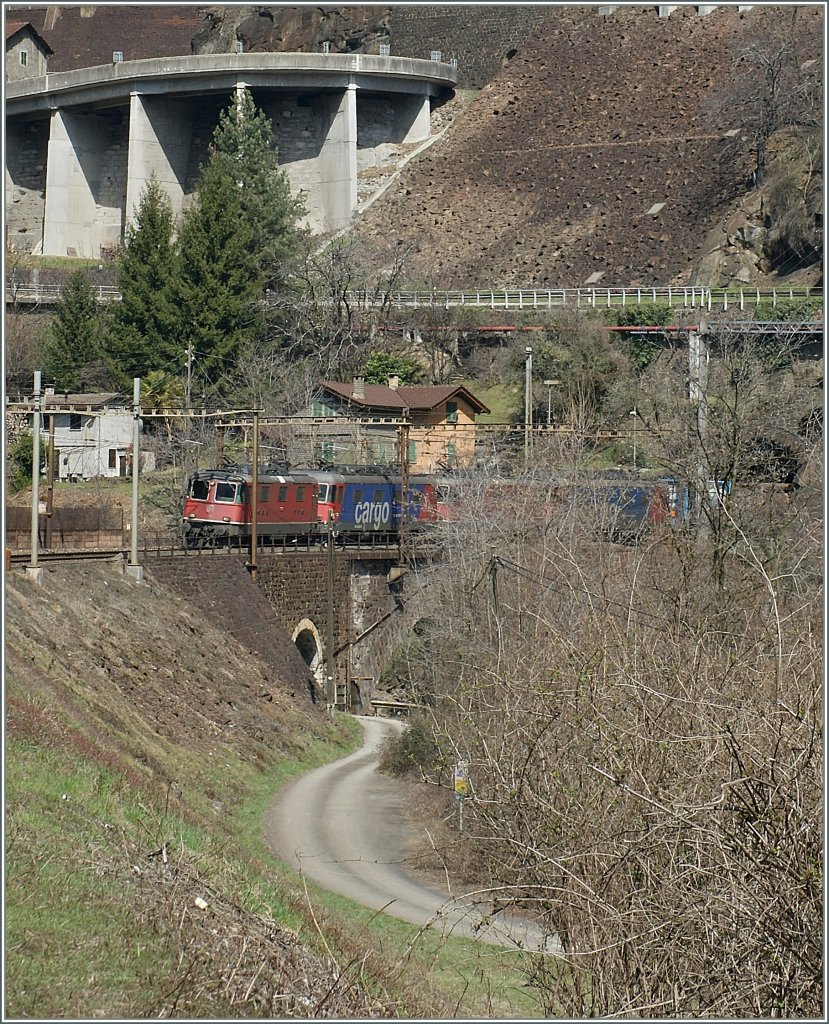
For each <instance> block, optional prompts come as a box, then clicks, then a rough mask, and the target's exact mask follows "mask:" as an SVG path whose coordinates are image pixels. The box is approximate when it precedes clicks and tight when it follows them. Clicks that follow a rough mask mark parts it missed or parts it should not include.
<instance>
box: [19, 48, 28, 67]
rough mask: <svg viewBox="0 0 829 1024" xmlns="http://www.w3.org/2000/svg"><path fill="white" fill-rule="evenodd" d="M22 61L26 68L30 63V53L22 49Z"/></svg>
mask: <svg viewBox="0 0 829 1024" xmlns="http://www.w3.org/2000/svg"><path fill="white" fill-rule="evenodd" d="M20 63H21V64H22V65H23V67H24V68H25V67H26V65H27V64H28V63H29V55H28V53H26V51H25V50H21V51H20Z"/></svg>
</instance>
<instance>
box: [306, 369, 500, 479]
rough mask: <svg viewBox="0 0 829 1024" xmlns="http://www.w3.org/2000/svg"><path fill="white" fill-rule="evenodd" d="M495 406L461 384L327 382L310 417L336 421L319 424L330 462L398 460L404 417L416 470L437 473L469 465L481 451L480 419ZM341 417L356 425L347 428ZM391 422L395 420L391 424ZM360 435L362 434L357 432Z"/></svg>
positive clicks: (322, 452)
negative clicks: (478, 439)
mask: <svg viewBox="0 0 829 1024" xmlns="http://www.w3.org/2000/svg"><path fill="white" fill-rule="evenodd" d="M488 412H489V409H488V408H487V407H486V406H485V405H484V404H483V402H481V401H480V400H479V399H477V398H476V397H475V396H474V395H473V394H472V392H471V391H469V390H468V389H467V388H465V387H463V386H458V385H456V384H447V385H426V386H421V387H416V386H401V385H400V383H399V380H398V378H397V377H390V378H389V382H388V384H366V383H365V381H364V380H363V379H362V378H360V377H357V378H355V380H354V381H353V383H351V384H339V383H335V382H333V381H323V382H322V383H321V384H320V385H319V387H318V389H317V391H316V393H315V395H314V397H313V401H312V403H311V407H310V415H311V416H314V417H318V418H320V419H329V420H330V421H331V422H329V423H324V424H321V425H320V426H319V427H318V428H317V432H316V437H315V451H314V455H315V458H317V459H322V460H324V461H327V462H335V463H336V462H350V461H355V455H354V454H352V452H354V451H355V449H357V451H358V453H359V456H358V458H359V461H361V462H376V463H378V464H386V463H390V462H398V461H399V459H400V452H399V451H398V447H397V446H398V438H399V427H398V425H397V424H398V423H399V422H400V421H405V422H406V423H407V424H408V427H409V433H408V444H409V448H408V462H409V468H410V471H411V472H413V473H436V472H441V471H442V470H446V469H448V468H452V467H456V466H463V465H469V464H470V463H471V462H472V460H473V457H474V453H475V417H476V416H477V415H479V414H480V413H488ZM338 420H343V421H345V420H348V421H349V423H356V426H350V427H349V428H348V429H343V427H340V426H339V425H338V424H337V421H338ZM390 421H391V422H390ZM358 434H359V437H358V436H357V435H358Z"/></svg>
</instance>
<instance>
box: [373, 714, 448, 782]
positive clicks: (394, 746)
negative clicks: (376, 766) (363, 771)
mask: <svg viewBox="0 0 829 1024" xmlns="http://www.w3.org/2000/svg"><path fill="white" fill-rule="evenodd" d="M438 754H439V751H438V746H437V744H436V743H435V741H434V739H433V738H432V735H431V733H429V732H428V730H427V728H426V725H425V723H424V722H422V721H418V720H415V721H414V722H412V723H411V724H410V725H408V726H407V727H406V728H405V729H404V730H403V731H402V732H401V733H400V735H399V736H391V737H389V739H388V740H387V741H386V743H385V745H384V747H383V749H382V751H381V754H380V771H381V772H386V774H388V775H396V776H401V775H409V774H410V773H417V774H421V775H422V774H424V773H426V772H427V771H429V770H430V769H432V768H434V767H435V764H436V762H437V760H438Z"/></svg>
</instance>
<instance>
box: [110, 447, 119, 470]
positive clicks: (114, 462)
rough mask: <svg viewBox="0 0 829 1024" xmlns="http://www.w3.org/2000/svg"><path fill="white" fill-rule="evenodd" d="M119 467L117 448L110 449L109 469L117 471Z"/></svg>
mask: <svg viewBox="0 0 829 1024" xmlns="http://www.w3.org/2000/svg"><path fill="white" fill-rule="evenodd" d="M117 466H118V450H117V448H110V450H109V468H110V469H115V468H116V467H117Z"/></svg>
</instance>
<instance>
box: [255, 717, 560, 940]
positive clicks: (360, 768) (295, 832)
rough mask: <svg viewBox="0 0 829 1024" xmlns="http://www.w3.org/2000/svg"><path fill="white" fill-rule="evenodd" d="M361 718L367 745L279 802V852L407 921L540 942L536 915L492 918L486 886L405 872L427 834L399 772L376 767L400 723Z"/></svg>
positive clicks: (299, 783)
mask: <svg viewBox="0 0 829 1024" xmlns="http://www.w3.org/2000/svg"><path fill="white" fill-rule="evenodd" d="M360 721H361V723H362V725H363V728H364V729H365V744H364V746H363V747H362V748H361V749H360V750H358V751H357V752H356V753H354V754H351V755H349V756H348V757H345V758H343V759H342V760H340V761H335V762H334V763H333V764H329V765H325V766H324V767H322V768H318V769H316V770H315V771H313V772H310V773H309V774H308V775H304V776H302V777H301V778H299V779H296V780H295V781H294V782H293V783H291V784H290V785H289V786H288V787H287V788H286V789H284V790H283V791H282V792H280V793H279V794H278V796H277V797H276V799H275V800H274V802H273V803H272V805H271V807H270V808H269V810H268V813H267V815H266V816H265V821H264V828H265V836H266V839H267V842H268V845H269V846H270V847H271V849H272V850H273V851H274V853H276V854H277V856H279V857H280V858H281V859H282V860H284V861H285V862H286V863H288V864H290V865H292V866H293V867H296V868H298V869H299V870H301V871H302V872H303V874H305V875H306V876H307V877H308V878H312V879H313V880H314V881H316V882H318V883H319V884H320V885H323V886H325V888H327V889H330V890H332V891H333V892H336V893H339V894H340V895H343V896H348V897H350V898H351V899H353V900H355V901H357V902H358V903H361V904H363V905H364V906H366V907H370V908H372V909H374V910H384V911H385V912H386V913H387V914H391V915H393V916H394V917H399V918H402V919H403V920H404V921H410V922H411V923H413V924H417V925H430V926H432V927H435V928H440V929H442V930H443V931H444V932H446V933H453V934H455V935H464V936H467V937H474V938H477V939H480V940H481V941H483V942H488V943H490V944H492V945H498V946H506V947H513V948H515V947H520V948H524V949H538V948H541V943H542V936H541V933H540V932H539V931H538V930H537V929H536V928H535V927H534V926H533V925H532V924H531V923H530V922H527V921H523V920H520V919H517V918H507V917H505V916H504V915H501V914H499V915H498V916H497V917H496V918H495V920H491V921H488V920H485V918H484V916H483V915H484V914H486V899H485V894H483V893H482V892H480V891H477V892H476V891H461V892H458V891H455V892H450V891H449V887H448V886H447V888H446V889H445V891H443V892H441V891H439V890H438V889H436V888H434V887H432V886H430V885H429V884H426V883H424V882H423V881H421V880H419V879H418V878H416V877H415V876H414V874H413V873H411V872H407V871H406V869H405V867H404V865H405V863H406V860H407V856H410V855H411V854H412V853H413V852H414V850H415V848H416V846H417V844H418V842H419V841H420V837H419V836H418V835H417V834H416V833H415V832H414V831H413V830H412V828H411V827H410V826H409V825H408V824H407V822H406V821H405V818H404V813H403V808H402V801H401V798H400V793H399V787H398V786H397V784H396V783H395V781H394V779H392V778H389V777H387V776H384V775H381V774H379V773H378V772H376V771H375V768H376V766H377V760H378V751H379V749H380V746H381V744H382V743H383V741H384V739H385V738H386V736H388V735H389V732H390V731H391V730H393V729H399V728H401V726H400V724H399V723H398V722H396V721H393V720H390V719H384V718H361V719H360ZM490 909H491V904H490ZM547 948H549V946H548V947H547ZM550 951H551V952H552V951H553V950H552V949H551V950H550Z"/></svg>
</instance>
